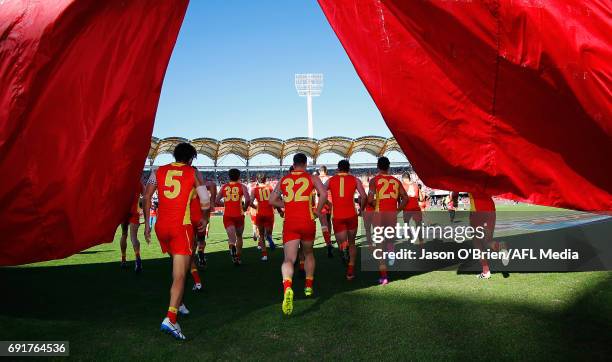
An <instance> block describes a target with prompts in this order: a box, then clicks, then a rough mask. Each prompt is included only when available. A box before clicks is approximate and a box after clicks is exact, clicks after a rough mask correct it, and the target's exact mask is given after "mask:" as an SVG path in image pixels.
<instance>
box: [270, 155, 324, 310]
mask: <svg viewBox="0 0 612 362" xmlns="http://www.w3.org/2000/svg"><path fill="white" fill-rule="evenodd" d="M306 163H307V158H306V155H305V154H303V153H297V154H296V155H295V156H293V168H294V169H293V171H292V172H291V173H289V174H288V175H285V176H284V177H283V178H282V179H281V181H280V182H279V183H278V184H277V185H276V188H275V189H274V192H273V193H272V195H271V197H270V204H271V205H272V206H274V207H278V208H282V207H284V208H285V220H284V223H283V251H284V253H285V259H284V261H283V265H282V267H281V273H282V275H283V304H282V310H283V313H284V314H287V315H288V314H291V312H292V311H293V289H292V283H293V282H292V280H293V265H294V264H295V260H296V258H297V255H298V249H299V248H300V245H301V248H302V252H303V253H304V263H305V270H306V285H305V288H304V294H305V295H306V296H307V297H309V296H311V295H312V293H313V281H314V270H315V258H314V253H313V243H314V239H315V233H316V230H317V228H316V224H315V217H319V218H321V209H323V202H319V204H318V205H317V209H316V210H314V212H313V210H312V204H311V203H312V198H311V194H312V192H313V190H316V191H317V193H318V194H319V200H327V191H326V190H325V187H324V186H323V184H322V183H321V180H320V179H319V178H318V177H313V176H311V175H310V174H308V172H306Z"/></svg>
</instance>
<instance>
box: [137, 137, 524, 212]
mask: <svg viewBox="0 0 612 362" xmlns="http://www.w3.org/2000/svg"><path fill="white" fill-rule="evenodd" d="M182 142H189V143H191V144H192V145H193V146H194V147H195V149H196V151H197V152H198V154H200V155H203V156H206V157H207V158H209V159H210V160H212V165H210V166H196V167H197V168H198V170H199V171H200V172H201V173H202V175H203V177H204V179H206V180H214V181H215V182H216V183H217V186H219V185H221V184H223V183H226V182H228V181H229V179H228V178H227V172H226V171H227V170H229V169H230V168H238V169H239V170H240V171H241V172H243V181H245V182H252V181H254V180H255V176H256V174H257V173H263V174H265V175H266V177H267V178H268V180H270V181H272V183H274V182H275V181H276V180H279V179H280V178H281V177H282V175H283V174H284V173H285V172H286V171H287V170H288V169H289V167H290V164H284V163H283V160H284V159H285V158H286V157H288V156H291V155H293V154H295V153H298V152H302V153H304V154H306V155H307V156H308V157H310V159H311V161H312V163H311V165H309V167H308V170H309V171H310V172H315V171H316V170H317V169H318V168H319V167H320V166H322V165H325V166H327V167H328V168H329V170H330V172H331V173H332V174H333V173H334V170H335V169H336V165H335V164H318V163H317V160H318V159H319V157H320V156H321V155H324V154H328V153H333V154H336V155H338V156H340V157H342V158H344V159H350V158H351V156H353V155H354V154H355V153H358V152H365V153H368V154H370V155H372V156H374V157H381V156H385V155H388V154H389V153H390V152H393V151H395V152H398V153H400V154H401V155H403V157H404V159H405V157H406V156H405V155H404V153H403V152H402V149H401V148H400V146H399V145H398V143H397V141H396V140H395V138H393V137H391V138H385V137H381V136H364V137H359V138H355V139H353V138H348V137H342V136H335V137H327V138H323V139H315V138H308V137H296V138H290V139H288V140H281V139H278V138H273V137H262V138H255V139H252V140H246V139H243V138H226V139H223V140H216V139H214V138H195V139H192V140H189V139H187V138H183V137H167V138H162V139H160V138H157V137H153V138H151V147H150V149H149V154H148V156H147V165H146V166H145V168H144V172H145V175H146V177H148V174H149V172H150V170H151V169H154V168H155V165H154V162H155V160H156V159H157V157H159V156H160V155H164V154H172V151H173V150H174V147H176V145H177V144H179V143H182ZM261 154H267V155H270V156H272V157H274V159H276V161H277V164H267V165H257V166H255V165H251V164H250V161H251V160H252V159H253V158H254V157H256V156H258V155H261ZM228 155H234V156H237V157H238V158H239V159H241V160H242V161H243V162H244V163H243V164H242V165H221V164H220V162H219V161H220V160H221V159H222V158H223V157H225V156H228ZM351 169H352V173H353V174H354V175H356V176H358V177H359V178H360V179H361V180H362V182H363V183H364V187H365V188H366V189H367V188H368V181H369V179H370V178H371V177H372V176H374V175H375V174H376V173H377V169H376V163H351ZM391 174H392V175H394V176H395V177H397V178H401V177H402V175H404V174H411V175H412V176H413V177H414V178H416V179H417V180H418V182H419V183H421V184H422V187H423V191H424V192H425V193H426V194H427V195H428V197H429V200H430V205H429V206H430V207H436V206H437V207H440V208H444V206H445V201H444V200H445V197H446V196H447V195H448V194H449V192H448V191H446V190H437V189H432V188H429V187H427V186H426V185H424V184H423V182H422V181H420V179H419V178H418V176H417V175H416V173H415V172H414V170H413V169H412V166H411V165H410V162H409V161H408V160H407V159H406V160H405V161H404V162H392V163H391ZM461 196H462V197H461V198H460V201H459V203H460V205H462V204H463V205H467V203H468V200H467V194H465V193H462V195H461ZM495 200H496V202H497V203H505V202H512V203H514V202H513V201H508V200H502V199H498V198H495Z"/></svg>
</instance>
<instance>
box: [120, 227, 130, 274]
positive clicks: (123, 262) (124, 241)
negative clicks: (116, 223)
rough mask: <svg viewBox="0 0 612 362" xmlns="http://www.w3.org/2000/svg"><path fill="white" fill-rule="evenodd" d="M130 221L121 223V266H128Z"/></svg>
mask: <svg viewBox="0 0 612 362" xmlns="http://www.w3.org/2000/svg"><path fill="white" fill-rule="evenodd" d="M128 227H129V223H128V222H124V223H122V224H121V237H120V238H119V248H120V249H121V268H122V269H125V268H127V255H126V253H127V238H128Z"/></svg>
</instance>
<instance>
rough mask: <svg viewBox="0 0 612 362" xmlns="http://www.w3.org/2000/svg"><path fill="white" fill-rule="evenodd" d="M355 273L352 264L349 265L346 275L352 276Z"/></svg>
mask: <svg viewBox="0 0 612 362" xmlns="http://www.w3.org/2000/svg"><path fill="white" fill-rule="evenodd" d="M354 273H355V266H354V265H353V264H349V265H348V268H346V274H349V275H353V274H354Z"/></svg>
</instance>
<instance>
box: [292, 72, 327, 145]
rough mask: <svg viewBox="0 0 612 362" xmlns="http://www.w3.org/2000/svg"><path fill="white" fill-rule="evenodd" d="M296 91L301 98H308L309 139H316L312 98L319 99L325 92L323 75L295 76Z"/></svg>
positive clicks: (307, 74)
mask: <svg viewBox="0 0 612 362" xmlns="http://www.w3.org/2000/svg"><path fill="white" fill-rule="evenodd" d="M295 90H297V92H298V95H299V96H300V97H306V108H307V111H308V137H310V138H313V137H314V127H313V124H312V97H318V96H320V95H321V91H322V90H323V74H321V73H306V74H296V75H295Z"/></svg>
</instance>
